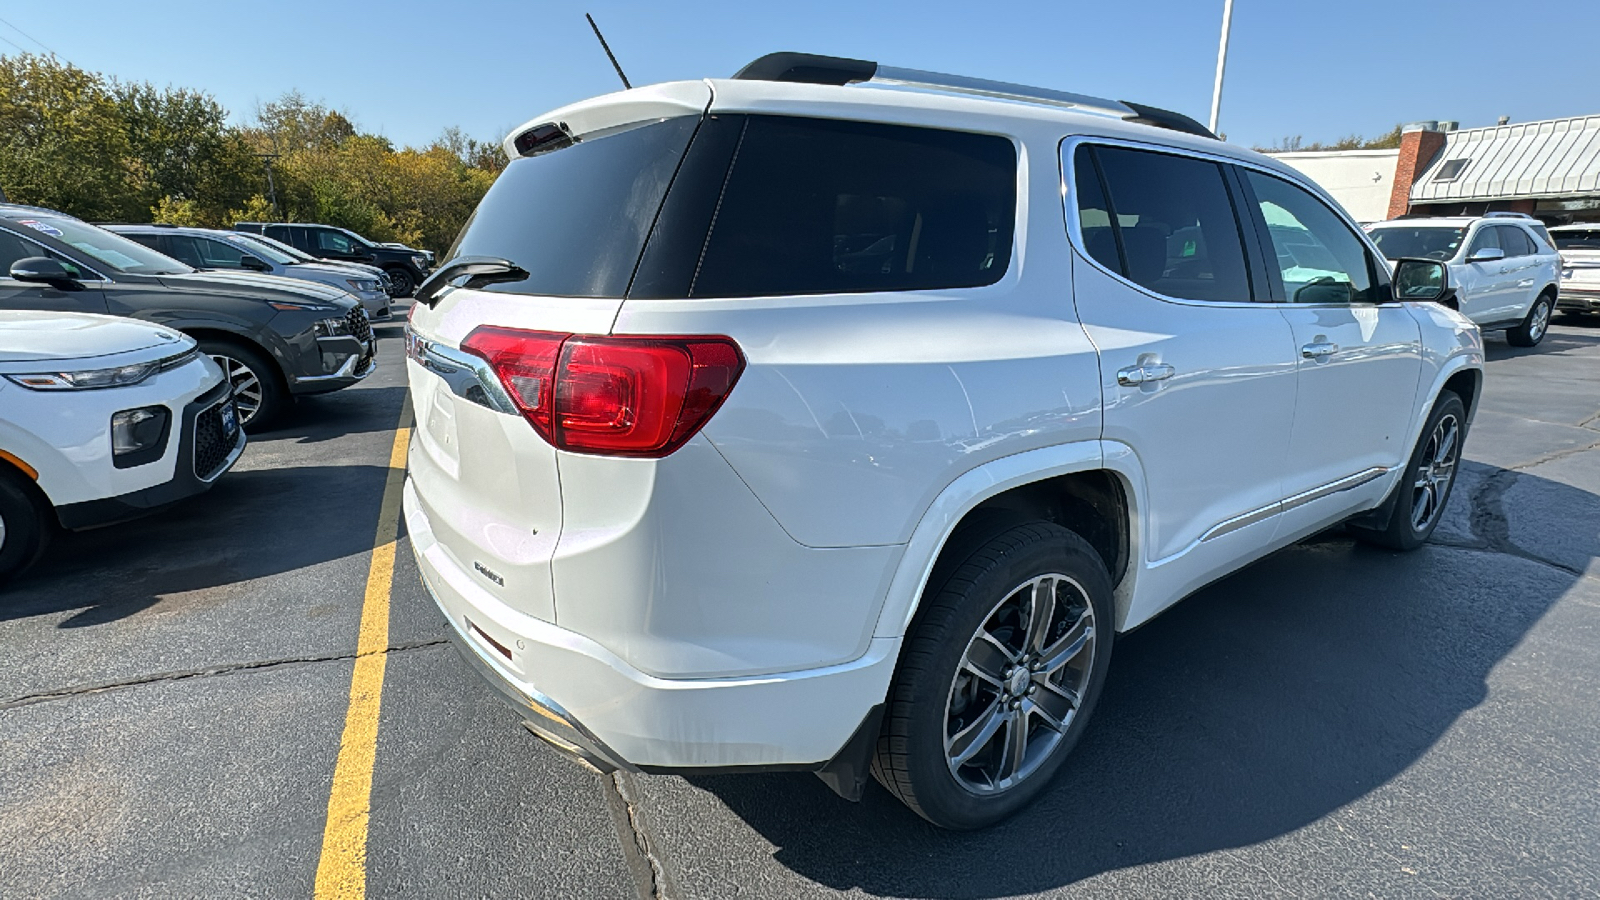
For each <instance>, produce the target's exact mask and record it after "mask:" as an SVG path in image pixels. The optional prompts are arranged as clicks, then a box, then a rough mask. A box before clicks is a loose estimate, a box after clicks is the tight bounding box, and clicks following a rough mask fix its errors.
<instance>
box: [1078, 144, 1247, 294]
mask: <svg viewBox="0 0 1600 900" xmlns="http://www.w3.org/2000/svg"><path fill="white" fill-rule="evenodd" d="M1094 155H1095V157H1096V158H1097V159H1098V160H1099V163H1100V168H1101V172H1102V174H1103V175H1104V177H1105V182H1106V187H1107V189H1108V190H1109V192H1110V197H1109V198H1108V199H1109V200H1110V203H1111V210H1112V212H1113V213H1114V214H1115V217H1116V228H1117V233H1118V235H1119V237H1120V238H1121V244H1122V246H1121V249H1122V255H1123V258H1124V259H1125V260H1126V264H1127V271H1126V273H1125V277H1127V279H1128V280H1129V281H1132V282H1133V283H1135V284H1138V285H1141V286H1143V287H1146V288H1149V289H1150V290H1152V291H1155V292H1156V293H1158V294H1164V295H1166V296H1168V297H1180V298H1183V299H1186V300H1218V301H1245V300H1249V299H1251V297H1250V282H1249V280H1248V277H1247V276H1246V274H1245V258H1244V248H1243V245H1242V243H1241V242H1240V239H1239V222H1238V219H1237V218H1235V216H1234V210H1233V202H1232V200H1230V199H1229V196H1228V189H1227V186H1226V183H1225V182H1224V181H1223V176H1222V169H1221V167H1220V166H1218V165H1217V164H1215V163H1211V162H1206V161H1205V160H1199V159H1193V158H1190V157H1183V156H1172V155H1169V154H1165V153H1150V152H1146V151H1143V150H1127V149H1124V148H1121V147H1096V148H1095V151H1094Z"/></svg>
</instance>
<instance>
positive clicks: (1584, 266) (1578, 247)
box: [1550, 222, 1600, 315]
mask: <svg viewBox="0 0 1600 900" xmlns="http://www.w3.org/2000/svg"><path fill="white" fill-rule="evenodd" d="M1550 237H1551V238H1552V239H1554V241H1555V245H1556V249H1557V250H1559V251H1561V296H1560V297H1559V298H1558V299H1557V301H1556V308H1557V309H1559V310H1562V311H1564V312H1567V313H1572V314H1578V313H1585V314H1588V315H1594V314H1596V313H1600V222H1585V223H1582V224H1575V225H1557V226H1556V227H1554V228H1552V229H1550Z"/></svg>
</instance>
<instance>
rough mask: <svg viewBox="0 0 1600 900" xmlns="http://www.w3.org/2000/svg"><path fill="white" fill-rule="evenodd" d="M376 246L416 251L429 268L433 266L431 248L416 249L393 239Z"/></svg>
mask: <svg viewBox="0 0 1600 900" xmlns="http://www.w3.org/2000/svg"><path fill="white" fill-rule="evenodd" d="M378 246H379V247H391V248H393V249H395V250H408V251H410V252H412V253H416V254H418V255H420V256H421V257H422V258H423V259H424V260H426V261H427V265H428V268H430V269H431V268H433V251H432V250H418V249H417V248H415V247H411V246H407V245H406V244H401V243H397V242H395V241H384V242H383V243H381V244H379V245H378Z"/></svg>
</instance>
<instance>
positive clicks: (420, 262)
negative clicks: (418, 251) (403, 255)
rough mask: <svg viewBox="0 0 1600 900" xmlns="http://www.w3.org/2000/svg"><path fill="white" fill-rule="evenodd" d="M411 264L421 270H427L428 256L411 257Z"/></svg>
mask: <svg viewBox="0 0 1600 900" xmlns="http://www.w3.org/2000/svg"><path fill="white" fill-rule="evenodd" d="M411 264H412V265H414V266H416V267H417V268H419V269H426V268H427V267H428V258H427V257H426V256H413V257H411Z"/></svg>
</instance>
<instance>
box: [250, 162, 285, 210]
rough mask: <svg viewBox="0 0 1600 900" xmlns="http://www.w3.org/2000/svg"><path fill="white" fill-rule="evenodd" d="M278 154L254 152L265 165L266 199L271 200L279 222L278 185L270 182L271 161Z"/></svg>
mask: <svg viewBox="0 0 1600 900" xmlns="http://www.w3.org/2000/svg"><path fill="white" fill-rule="evenodd" d="M278 155H279V154H276V153H257V154H256V156H259V157H260V158H261V163H262V164H263V165H265V166H266V167H267V199H268V200H271V201H272V212H273V214H274V215H276V216H277V217H278V221H279V222H282V221H283V209H282V208H281V207H279V206H278V187H277V185H275V184H273V183H272V161H273V160H275V159H277V158H278Z"/></svg>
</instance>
